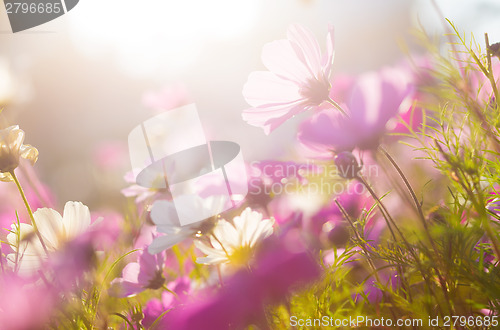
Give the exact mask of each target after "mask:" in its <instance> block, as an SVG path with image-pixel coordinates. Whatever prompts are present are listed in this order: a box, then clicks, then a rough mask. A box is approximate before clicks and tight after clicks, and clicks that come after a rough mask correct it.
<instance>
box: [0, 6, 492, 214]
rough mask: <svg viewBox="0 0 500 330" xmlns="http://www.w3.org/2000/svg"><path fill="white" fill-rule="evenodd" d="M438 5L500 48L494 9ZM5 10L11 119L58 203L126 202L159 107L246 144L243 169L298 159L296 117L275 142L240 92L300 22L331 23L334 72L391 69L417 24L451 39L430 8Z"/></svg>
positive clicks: (4, 65) (3, 61)
mask: <svg viewBox="0 0 500 330" xmlns="http://www.w3.org/2000/svg"><path fill="white" fill-rule="evenodd" d="M436 2H437V3H438V5H439V7H440V8H441V10H442V12H443V14H444V16H446V17H449V18H450V19H452V20H453V21H454V22H455V24H456V25H457V26H458V27H459V28H460V29H461V30H463V31H468V32H474V33H475V34H476V36H477V39H478V40H479V41H482V39H483V33H484V32H488V33H489V34H490V40H491V42H492V43H493V42H497V41H500V35H499V32H500V19H499V18H500V3H499V2H498V1H494V0H488V1H486V0H482V1H480V0H468V1H456V0H442V1H436ZM3 8H4V7H3ZM3 8H2V10H0V43H1V47H0V103H2V104H3V106H4V112H3V115H4V119H5V120H4V122H2V123H1V124H2V126H4V125H6V124H19V125H20V126H21V128H22V129H23V130H24V131H25V132H26V143H29V144H32V145H34V146H36V147H37V148H38V149H39V151H40V158H39V161H38V163H37V164H36V169H37V171H38V173H39V174H40V178H41V180H42V181H43V182H45V183H46V184H47V185H49V186H50V187H51V188H52V190H53V191H54V193H55V195H56V196H57V199H58V200H59V203H60V204H61V205H63V204H64V202H65V201H67V200H78V201H82V202H84V203H85V204H87V205H89V206H91V207H99V206H100V205H102V204H104V200H106V201H107V202H109V201H110V200H115V201H116V202H117V203H119V200H120V198H122V197H120V192H119V189H120V188H122V187H125V186H126V185H127V183H126V182H125V181H124V180H123V175H124V174H125V173H126V172H127V171H129V170H130V163H129V160H128V150H127V135H128V133H129V132H130V131H131V130H132V129H133V128H134V127H135V126H136V125H138V124H140V123H141V122H142V121H144V120H146V119H148V118H150V117H151V116H153V115H154V114H155V113H157V112H156V111H155V110H154V107H155V106H158V105H162V104H163V105H170V106H176V105H177V104H178V103H179V104H180V103H185V102H187V101H192V102H195V103H196V104H197V107H198V110H199V113H200V117H201V119H202V123H203V125H204V126H205V131H206V134H207V136H208V137H209V138H210V139H212V140H230V141H234V142H237V143H239V144H240V145H241V147H242V150H243V155H244V157H245V159H246V160H247V161H253V160H260V159H266V158H271V157H272V158H274V159H284V160H285V159H290V158H291V157H292V155H293V154H294V150H295V147H296V146H295V134H296V131H295V127H296V125H297V122H298V120H299V119H300V118H297V119H296V120H292V121H290V122H287V123H286V124H285V125H283V126H282V127H280V128H279V129H277V130H276V131H275V132H273V133H272V134H271V135H270V136H266V135H264V133H263V131H262V129H260V128H256V127H253V126H250V125H248V124H246V123H245V122H244V121H243V120H242V119H241V112H242V110H243V109H245V108H247V107H248V105H247V104H246V102H245V100H244V99H243V96H242V93H241V91H242V87H243V85H244V83H245V81H246V79H247V77H248V75H249V73H251V72H252V71H256V70H263V69H264V67H263V65H262V63H261V60H260V54H261V50H262V46H263V45H264V44H265V43H267V42H270V41H272V40H275V39H283V38H285V37H286V30H287V27H288V25H289V24H291V23H301V24H303V25H305V26H307V27H308V28H309V29H311V30H312V31H313V32H314V34H315V35H316V37H317V38H318V40H319V41H320V46H321V47H325V38H326V31H327V24H328V23H331V24H333V25H334V27H335V38H336V45H335V50H336V55H335V62H334V70H335V73H336V74H340V73H346V74H356V73H359V72H362V71H366V70H371V69H377V68H379V67H381V66H383V65H391V64H395V63H396V62H397V61H399V60H401V59H402V58H404V56H405V54H404V52H403V51H401V46H402V45H405V47H408V48H409V49H411V50H412V51H416V52H418V51H419V50H418V49H417V48H416V45H415V43H414V42H413V41H412V30H413V29H415V28H418V27H419V26H421V27H423V28H425V30H426V31H428V33H430V34H435V35H438V36H439V35H442V33H443V32H442V27H443V24H442V20H441V18H440V17H439V15H438V14H437V12H436V10H435V8H434V7H433V5H432V1H430V0H425V1H424V0H419V1H411V0H378V1H373V0H351V1H341V0H274V1H264V0H212V1H206V0H183V1H170V0H144V1H132V0H80V3H79V4H78V5H77V6H76V7H75V8H74V9H73V10H72V11H70V12H69V13H68V14H66V15H64V16H62V17H60V18H58V19H56V20H54V21H52V22H49V23H47V24H44V25H41V26H38V27H35V28H33V29H30V30H28V31H25V32H20V33H16V34H12V32H11V30H10V26H9V23H8V18H7V15H6V12H5V10H3ZM468 32H467V33H468ZM307 115H308V114H304V116H307Z"/></svg>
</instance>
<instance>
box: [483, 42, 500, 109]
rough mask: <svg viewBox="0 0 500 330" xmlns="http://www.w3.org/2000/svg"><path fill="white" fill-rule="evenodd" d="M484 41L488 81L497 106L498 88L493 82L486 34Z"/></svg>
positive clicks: (493, 77)
mask: <svg viewBox="0 0 500 330" xmlns="http://www.w3.org/2000/svg"><path fill="white" fill-rule="evenodd" d="M484 41H485V43H486V58H487V59H488V76H487V77H488V79H489V81H490V83H491V88H493V94H494V95H495V102H496V103H497V104H498V88H497V83H496V81H495V76H494V75H493V69H492V67H491V53H490V40H489V38H488V33H485V34H484Z"/></svg>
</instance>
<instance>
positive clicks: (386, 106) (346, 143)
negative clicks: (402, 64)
mask: <svg viewBox="0 0 500 330" xmlns="http://www.w3.org/2000/svg"><path fill="white" fill-rule="evenodd" d="M411 96H412V86H411V85H409V84H408V79H407V76H406V75H405V74H402V73H401V71H400V70H396V69H391V68H385V69H383V70H381V71H380V72H370V73H366V74H364V75H362V76H361V77H360V78H359V79H358V81H357V82H356V85H355V87H354V89H353V92H352V94H351V98H350V100H348V101H347V116H345V115H343V114H341V113H339V112H335V111H332V110H324V111H322V112H319V113H317V114H316V115H315V116H313V117H312V118H311V119H309V120H306V121H305V122H303V123H302V125H301V126H300V129H299V140H300V142H301V143H302V144H304V145H305V146H307V147H308V148H311V149H313V150H317V151H318V152H322V151H324V150H331V151H336V152H341V151H346V150H348V151H350V150H352V149H354V148H356V147H357V148H359V149H362V150H367V149H373V148H376V147H377V146H378V144H379V141H380V138H381V137H382V135H383V133H384V132H385V131H386V124H387V122H388V121H389V119H391V118H393V117H396V116H397V114H398V113H399V112H400V111H401V109H403V110H404V111H407V109H408V107H407V105H408V102H411V101H410V100H411Z"/></svg>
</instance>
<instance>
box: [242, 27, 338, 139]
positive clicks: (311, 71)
mask: <svg viewBox="0 0 500 330" xmlns="http://www.w3.org/2000/svg"><path fill="white" fill-rule="evenodd" d="M331 30H332V29H331V27H330V32H329V36H328V38H327V39H328V41H327V52H326V55H325V56H326V57H325V56H322V54H321V51H320V48H319V45H318V42H317V41H316V39H315V38H314V35H313V34H312V33H311V32H310V31H309V30H307V29H306V28H304V27H302V26H300V25H292V26H290V27H289V29H288V33H287V35H288V39H286V40H277V41H274V42H271V43H268V44H266V45H265V46H264V48H263V50H262V61H263V63H264V65H265V66H266V68H268V69H269V71H270V72H256V73H253V74H251V75H250V77H249V79H248V82H247V83H246V84H245V87H244V89H243V96H244V97H245V99H246V101H247V102H248V103H249V104H250V105H251V106H253V108H251V109H247V110H244V111H243V120H245V121H247V122H248V123H249V124H250V125H253V126H257V127H262V128H263V129H264V132H265V133H266V134H269V133H270V132H271V131H273V130H274V129H275V128H277V127H278V126H280V125H281V124H283V123H284V122H285V121H287V120H288V119H290V118H292V117H293V116H294V115H296V114H297V113H300V112H302V111H306V110H311V109H316V108H317V107H318V106H320V105H321V104H324V103H325V101H327V100H328V99H329V93H330V89H331V85H330V81H329V80H330V74H331V63H332V61H333V39H332V38H333V37H332V31H331Z"/></svg>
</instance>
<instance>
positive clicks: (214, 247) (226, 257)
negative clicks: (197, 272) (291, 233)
mask: <svg viewBox="0 0 500 330" xmlns="http://www.w3.org/2000/svg"><path fill="white" fill-rule="evenodd" d="M262 218H263V216H262V214H261V213H259V212H256V211H252V209H250V208H249V207H247V208H246V209H245V210H244V211H243V212H242V213H241V215H240V216H237V217H235V218H234V219H233V224H232V223H230V222H228V221H226V220H220V221H219V222H217V224H216V226H215V228H214V229H213V232H212V235H211V236H210V245H209V244H208V243H204V242H202V241H200V240H196V241H195V242H194V244H195V245H196V247H197V248H198V249H199V250H200V251H201V252H203V253H205V254H206V257H202V258H197V259H196V262H197V263H200V264H221V263H228V262H231V263H236V264H240V263H245V262H247V261H248V259H249V258H250V257H251V254H252V249H253V247H254V246H255V245H256V244H257V242H259V241H261V240H263V239H264V238H266V237H268V236H270V235H271V234H272V233H273V224H274V220H272V219H264V220H263V219H262Z"/></svg>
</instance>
